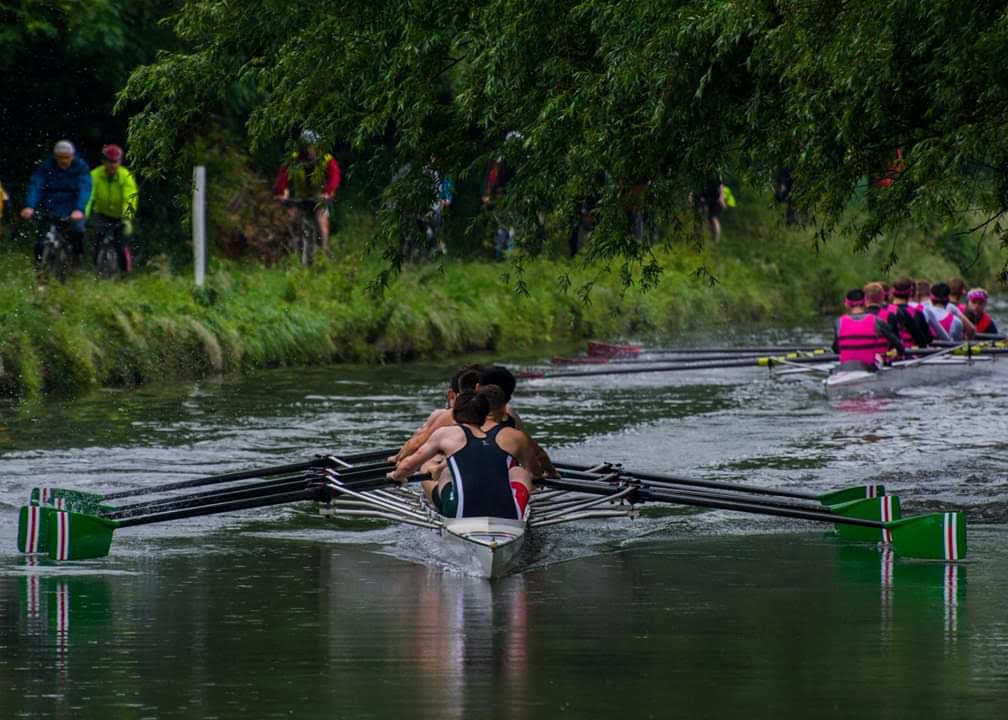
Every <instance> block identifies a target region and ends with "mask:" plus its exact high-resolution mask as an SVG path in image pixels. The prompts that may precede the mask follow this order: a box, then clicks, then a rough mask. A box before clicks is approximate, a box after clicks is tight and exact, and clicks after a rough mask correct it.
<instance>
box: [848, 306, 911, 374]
mask: <svg viewBox="0 0 1008 720" xmlns="http://www.w3.org/2000/svg"><path fill="white" fill-rule="evenodd" d="M879 290H881V287H880V288H879ZM844 304H845V305H846V306H847V314H845V315H841V316H840V317H839V318H837V321H836V325H835V326H834V332H835V335H836V337H835V339H834V340H833V352H835V353H836V354H837V355H838V356H839V361H840V364H839V366H838V368H837V369H838V370H865V371H868V372H874V371H875V370H877V369H878V362H879V356H882V355H887V354H888V351H889V350H895V351H896V353H897V354H899V355H902V354H903V343H901V342H900V339H899V336H898V335H897V334H896V333H895V332H894V331H893V330H892V328H890V327H889V325H888V324H887V323H885V322H883V321H882V320H880V319H879V318H878V317H877V316H875V315H873V314H871V313H869V312H867V310H866V307H865V293H864V290H861V289H860V288H856V289H854V290H851V291H850V292H848V293H847V297H846V299H845V300H844Z"/></svg>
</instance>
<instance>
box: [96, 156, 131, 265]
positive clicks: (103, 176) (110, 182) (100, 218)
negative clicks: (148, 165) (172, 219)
mask: <svg viewBox="0 0 1008 720" xmlns="http://www.w3.org/2000/svg"><path fill="white" fill-rule="evenodd" d="M122 159H123V150H122V148H121V147H119V146H118V145H105V146H104V147H103V148H102V166H101V167H99V168H95V169H94V170H92V171H91V183H92V192H91V199H90V200H89V201H88V205H87V208H86V209H85V213H84V214H85V215H87V218H88V226H89V227H90V229H91V232H92V235H93V237H94V241H95V245H94V257H95V260H97V258H98V238H100V237H101V236H102V235H103V234H104V233H105V232H106V231H107V229H108V227H109V226H110V225H111V226H113V227H114V229H115V231H116V232H115V243H116V251H117V252H118V253H119V267H120V268H121V269H122V271H123V272H129V271H130V269H132V266H133V253H132V252H131V251H130V247H129V238H130V237H132V235H133V219H134V218H135V217H136V211H137V203H138V201H139V198H140V192H139V190H137V184H136V180H135V179H133V173H131V172H130V171H129V170H127V169H126V168H125V167H123V165H122Z"/></svg>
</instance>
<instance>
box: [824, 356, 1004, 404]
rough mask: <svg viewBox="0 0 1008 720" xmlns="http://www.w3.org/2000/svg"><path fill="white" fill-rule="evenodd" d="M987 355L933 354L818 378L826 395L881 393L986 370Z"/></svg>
mask: <svg viewBox="0 0 1008 720" xmlns="http://www.w3.org/2000/svg"><path fill="white" fill-rule="evenodd" d="M992 365H993V359H992V357H991V356H980V357H976V358H963V357H944V356H943V357H937V358H935V359H934V360H924V361H914V360H908V361H904V362H896V363H893V364H892V365H891V366H888V367H883V368H880V369H879V370H878V371H876V372H867V371H864V370H842V371H839V372H833V373H831V374H830V375H829V376H828V377H827V378H826V379H825V380H823V381H822V388H823V392H824V393H825V394H826V397H829V398H839V397H850V396H852V395H864V394H874V395H884V394H888V393H893V392H896V391H898V390H901V389H903V388H906V387H913V386H926V385H942V384H945V383H949V382H956V381H958V380H962V379H964V378H969V377H973V376H975V375H977V374H979V373H982V372H989V371H990V370H991V366H992Z"/></svg>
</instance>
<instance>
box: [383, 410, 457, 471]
mask: <svg viewBox="0 0 1008 720" xmlns="http://www.w3.org/2000/svg"><path fill="white" fill-rule="evenodd" d="M445 412H446V411H445V410H444V409H443V408H438V409H437V410H435V411H434V412H432V413H431V414H430V415H429V416H427V419H426V420H424V424H423V425H421V426H420V427H419V428H417V430H416V432H414V433H413V434H412V435H411V436H410V439H409V440H407V441H406V442H405V444H403V446H402V448H400V450H399V452H398V453H396V454H395V455H393V456H392V457H390V458H389V462H393V463H399V462H401V461H402V459H403V458H406V457H409V456H410V455H412V454H413V453H415V452H416V451H417V450H419V449H420V446H421V445H423V444H424V443H425V442H427V440H429V439H430V436H431V433H433V432H434V430H436V429H437V428H438V427H441V425H442V424H443V423H442V424H439V423H438V421H439V420H441V418H442V416H443V415H444V414H445Z"/></svg>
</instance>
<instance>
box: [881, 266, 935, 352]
mask: <svg viewBox="0 0 1008 720" xmlns="http://www.w3.org/2000/svg"><path fill="white" fill-rule="evenodd" d="M914 290H915V287H914V282H913V280H911V279H910V278H908V277H901V278H900V279H899V280H897V281H896V282H894V283H893V287H892V294H893V297H892V304H891V305H889V307H888V312H887V313H886V315H885V317H884V318H883V319H884V320H885V321H886V322H888V323H889V327H891V328H892V329H893V330H894V331H895V332H896V333H898V334H899V337H900V342H902V343H903V347H910V346H912V345H916V346H917V347H921V348H922V347H927V346H928V345H929V344H930V343H931V332H930V331H929V330H928V328H927V323H926V321H925V320H924V312H923V311H922V310H921V308H920V306H919V305H916V306H911V305H910V296H911V295H913V294H914ZM879 317H882V315H881V314H880V315H879Z"/></svg>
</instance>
